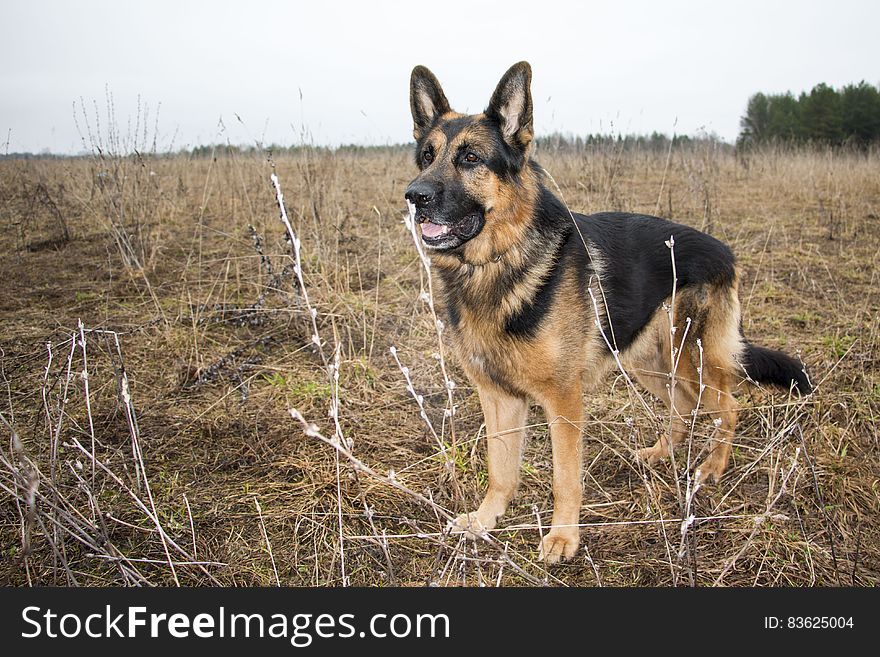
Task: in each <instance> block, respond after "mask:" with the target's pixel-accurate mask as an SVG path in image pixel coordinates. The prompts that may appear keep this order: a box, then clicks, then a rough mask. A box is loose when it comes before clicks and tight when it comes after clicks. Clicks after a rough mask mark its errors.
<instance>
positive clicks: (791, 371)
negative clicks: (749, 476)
mask: <svg viewBox="0 0 880 657" xmlns="http://www.w3.org/2000/svg"><path fill="white" fill-rule="evenodd" d="M530 85H531V67H530V66H529V64H528V63H526V62H520V63H518V64H515V65H514V66H512V67H511V68H510V70H508V71H507V73H505V75H504V77H503V78H501V81H500V82H499V83H498V86H497V88H496V89H495V92H494V93H493V94H492V98H491V100H490V101H489V106H488V107H487V109H486V110H485V112H483V113H482V114H475V115H469V116H468V115H463V114H458V113H456V112H453V111H452V110H451V109H450V106H449V102H448V101H447V100H446V96H445V95H444V93H443V90H442V89H441V87H440V83H439V82H438V81H437V78H436V77H435V76H434V75H433V74H432V73H431V72H430V71H429V70H428V69H427V68H425V67H423V66H416V67H415V68H414V69H413V72H412V78H411V82H410V107H411V110H412V117H413V121H414V129H413V136H414V137H415V140H416V151H415V156H416V157H415V159H416V164H417V165H418V168H419V174H418V176H417V177H416V178H415V180H413V181H412V183H411V184H410V185H409V187H408V188H407V190H406V194H405V196H406V199H407V202H408V205H409V207H410V212H411V213H412V214H413V217H414V219H415V220H416V221H417V222H418V224H419V226H420V229H421V240H422V243H423V245H424V247H425V248H426V249H427V250H428V252H429V255H430V258H431V263H432V271H433V273H434V275H435V276H436V279H438V280H439V283H440V285H439V286H438V287H439V288H440V289H441V295H442V296H441V299H442V300H443V301H444V302H445V303H444V305H445V311H446V313H447V316H448V317H447V318H448V322H447V326H448V327H449V330H450V333H451V337H452V351H453V353H455V355H456V358H457V360H458V361H459V363H460V364H461V366H462V367H463V368H464V370H465V372H466V374H467V376H468V377H469V379H470V381H471V382H472V383H473V385H474V386H475V387H476V388H477V390H478V392H479V396H480V404H481V406H482V409H483V414H484V416H485V426H486V436H487V458H488V470H489V487H488V492H487V493H486V497H485V498H484V499H483V502H482V503H481V504H480V506H479V508H478V509H477V510H476V511H474V512H471V513H466V514H463V515H461V516H459V517H458V518H457V519H456V520H455V522H454V523H453V530H455V531H459V532H467V533H469V534H471V535H472V536H478V535H480V534H482V533H484V532H485V531H487V530H491V529H493V528H494V527H495V525H496V523H497V521H498V518H499V517H500V516H501V515H502V514H503V513H504V512H505V510H506V509H507V505H508V504H509V502H510V500H511V499H512V497H513V495H514V494H515V492H516V489H517V486H518V483H519V472H520V467H521V464H520V461H521V456H522V449H523V434H524V425H525V424H526V414H527V411H528V404H529V401H530V400H535V401H536V402H537V403H538V404H540V405H541V406H543V408H544V411H545V412H546V416H547V421H548V423H549V425H550V437H551V442H552V448H553V499H554V508H553V518H552V527H551V528H550V531H549V532H548V533H547V534H546V536H544V538H543V540H542V542H541V545H540V554H541V557H542V558H543V559H544V560H545V561H546V562H548V563H555V562H558V561H559V560H560V559H567V558H570V557H572V556H574V554H575V552H576V551H577V547H578V542H579V535H578V519H579V512H580V507H581V497H582V492H583V484H582V472H581V470H582V464H581V460H582V457H581V425H582V423H583V418H584V413H583V394H584V391H585V390H589V389H590V388H592V387H593V386H595V385H596V384H598V383H599V382H600V381H601V380H602V379H603V377H604V376H605V375H606V374H607V373H608V372H609V371H610V370H612V369H614V368H615V367H621V366H622V367H623V368H624V370H625V371H626V372H628V373H629V374H632V375H633V376H634V378H635V379H637V380H638V381H639V382H640V383H641V384H642V385H644V387H645V388H647V390H648V391H650V392H651V393H652V394H654V395H655V396H657V397H659V398H660V399H662V400H664V401H665V402H666V403H667V404H668V405H669V407H670V409H671V417H672V418H673V421H672V430H671V432H670V435H669V436H665V435H664V436H663V437H661V438H660V439H659V440H658V441H657V442H656V444H654V445H653V446H652V447H648V448H646V449H642V450H640V451H639V452H638V456H639V457H640V458H641V459H643V460H644V461H645V462H646V463H648V464H651V465H653V464H655V463H657V462H658V461H659V460H660V459H662V458H664V457H666V456H671V450H672V448H673V447H674V445H675V444H676V443H679V442H680V441H681V440H682V439H684V438H686V437H687V436H688V433H689V427H688V421H689V420H690V418H692V411H693V410H694V409H695V408H696V407H697V406H698V405H699V406H701V408H702V409H704V410H705V411H706V412H707V413H708V414H709V415H710V417H711V418H712V419H713V421H714V429H713V433H712V435H711V437H710V439H709V441H708V443H707V449H706V452H707V454H708V456H706V458H705V460H703V462H702V463H701V465H700V466H699V468H698V469H697V471H696V473H695V476H696V479H697V480H698V481H700V482H706V481H710V480H715V481H717V480H718V479H719V478H720V477H721V476H722V474H723V473H724V470H725V468H726V467H727V462H728V459H729V456H730V450H731V441H732V439H733V435H734V428H735V426H736V420H737V402H736V400H735V399H734V397H733V394H732V391H733V389H734V388H735V387H736V386H737V385H738V384H739V383H740V382H741V381H743V380H744V379H745V380H750V381H753V382H763V383H770V384H776V385H779V386H782V387H784V388H786V389H791V387H792V386H794V388H796V389H797V390H798V391H799V392H800V393H807V392H809V391H810V382H809V379H808V378H807V375H806V371H805V370H804V368H803V366H802V365H801V364H800V363H799V362H797V361H796V360H794V359H793V358H791V357H790V356H787V355H785V354H783V353H780V352H778V351H772V350H769V349H765V348H762V347H757V346H755V345H752V344H750V343H749V342H747V341H746V339H745V338H744V337H743V334H742V331H741V326H740V302H739V296H738V293H737V280H738V275H737V269H736V262H735V259H734V256H733V253H732V252H731V250H730V249H729V248H728V247H727V246H726V245H724V244H722V243H721V242H719V241H718V240H716V239H714V238H712V237H710V236H709V235H706V234H704V233H702V232H699V231H697V230H694V229H693V228H689V227H687V226H682V225H680V224H676V223H671V222H669V221H666V220H664V219H659V218H657V217H650V216H645V215H638V214H628V213H620V212H602V213H599V214H593V215H589V216H584V215H580V214H573V213H571V212H570V211H569V210H568V208H567V207H566V206H565V205H564V204H563V203H562V202H561V201H560V200H559V199H558V198H557V197H556V196H555V195H554V194H553V193H552V192H551V191H550V190H549V189H548V185H547V181H548V176H547V174H546V173H545V172H544V171H543V169H542V168H541V167H540V166H539V165H538V164H537V163H536V162H535V161H534V160H533V159H531V154H532V146H533V144H532V137H533V134H534V133H533V128H532V98H531V91H530ZM670 246H672V247H673V248H672V250H670ZM671 253H673V254H674V259H675V275H673V267H672V258H671ZM670 308H671V312H672V318H673V323H674V325H675V326H677V331H676V330H671V328H670V318H669V309H670ZM685 318H689V322H688V326H687V330H685V326H686V324H685ZM673 335H674V337H671V336H673ZM673 342H674V343H675V344H671V343H673ZM673 353H674V356H673ZM618 361H619V362H618ZM673 361H674V362H673ZM673 371H674V372H675V381H676V385H675V386H674V387H672V388H670V386H669V381H670V373H671V372H673ZM701 386H705V387H704V388H703V389H702V390H701ZM670 390H672V392H670Z"/></svg>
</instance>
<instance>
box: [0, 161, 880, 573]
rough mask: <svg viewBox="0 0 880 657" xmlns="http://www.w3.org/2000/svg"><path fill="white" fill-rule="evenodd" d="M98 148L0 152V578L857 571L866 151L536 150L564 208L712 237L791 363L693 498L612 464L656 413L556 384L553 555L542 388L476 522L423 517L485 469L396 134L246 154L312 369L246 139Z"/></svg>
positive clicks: (864, 527) (874, 240)
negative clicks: (518, 472) (443, 354)
mask: <svg viewBox="0 0 880 657" xmlns="http://www.w3.org/2000/svg"><path fill="white" fill-rule="evenodd" d="M116 157H117V160H114V161H113V162H111V163H110V164H112V165H113V167H114V168H108V166H107V164H108V163H107V162H105V161H103V160H101V159H100V158H96V159H94V160H75V161H73V160H67V161H43V160H36V161H26V162H25V161H5V162H0V213H2V223H3V225H2V228H3V230H2V233H0V234H2V237H0V240H2V252H3V256H2V258H0V280H2V286H3V287H2V296H0V313H2V317H3V335H2V341H0V349H2V351H0V384H2V392H3V401H2V403H0V409H2V410H0V414H2V417H3V420H4V424H5V429H4V432H5V434H6V435H8V436H9V442H8V445H7V448H5V449H4V450H3V460H2V462H0V489H2V490H3V491H4V492H3V493H0V495H2V499H3V500H4V501H3V506H2V507H0V523H2V524H0V527H2V529H0V549H2V551H3V554H4V556H5V558H4V559H3V560H2V561H0V581H2V582H3V583H5V584H11V585H26V584H71V583H77V584H83V585H109V584H150V585H174V584H175V583H180V584H182V585H195V584H214V583H219V584H225V585H274V584H276V582H280V583H281V584H286V585H331V586H332V585H341V584H343V583H350V584H354V585H423V584H426V583H433V584H440V585H448V584H453V585H456V584H467V585H476V584H485V585H496V584H499V583H500V584H502V585H535V584H543V583H548V584H564V585H578V586H594V585H605V586H609V585H610V586H621V585H637V586H643V585H672V584H691V583H693V584H698V585H712V584H720V585H735V586H752V585H798V586H800V585H877V584H878V583H880V513H878V512H880V491H878V486H880V468H878V436H877V427H878V414H880V377H878V363H880V359H878V355H877V354H878V353H880V348H878V337H880V326H878V316H880V315H878V309H880V293H878V292H877V290H878V280H877V275H878V274H877V272H878V267H877V264H878V249H880V247H878V245H880V219H878V216H880V178H878V176H877V171H878V170H880V167H878V164H880V163H878V161H877V155H876V154H874V155H870V156H867V157H866V156H857V155H839V154H834V153H831V152H813V151H804V152H797V153H785V152H775V151H768V152H763V153H757V154H753V155H751V156H750V157H749V158H748V160H747V161H745V162H744V161H742V160H738V159H737V158H736V157H735V156H733V155H732V154H728V153H724V152H720V151H716V150H713V149H712V148H711V146H708V145H698V146H697V147H694V148H691V149H688V150H679V149H677V148H676V149H675V150H673V151H672V152H671V154H670V156H669V158H668V161H667V153H665V152H663V153H652V152H648V151H635V152H632V151H625V152H624V151H616V150H615V149H614V148H613V147H602V148H595V149H588V150H584V151H582V152H567V151H545V152H542V153H540V154H539V160H540V161H541V162H542V164H544V166H545V167H546V168H547V169H548V170H549V171H550V172H551V173H552V174H553V176H554V178H555V180H556V181H557V182H558V183H559V185H560V187H561V189H562V191H563V193H564V195H565V198H566V200H567V201H568V203H569V204H570V205H571V207H572V208H573V209H575V210H576V211H581V212H591V211H598V210H601V209H627V210H633V211H643V212H649V213H655V212H659V213H660V214H661V215H663V216H670V215H671V216H672V217H674V218H675V219H677V220H679V221H682V222H684V223H688V224H690V225H694V226H696V227H699V228H703V229H705V230H710V231H711V232H712V233H713V234H714V235H716V236H717V237H719V238H721V239H723V240H725V241H727V242H728V243H730V244H731V245H732V246H733V248H734V249H735V251H736V252H737V254H738V256H739V259H740V262H741V264H742V265H743V268H744V272H745V276H744V279H743V282H742V290H741V293H742V298H743V308H744V313H745V315H744V329H745V332H746V334H747V335H748V336H749V337H750V338H751V339H753V340H754V341H756V342H758V343H760V344H765V345H767V346H771V347H776V348H784V349H786V350H788V351H789V352H792V353H794V352H797V353H799V354H800V355H801V356H802V357H803V359H804V361H805V362H806V363H807V364H808V366H809V370H810V374H811V376H812V378H813V381H814V383H818V390H817V392H816V394H814V395H813V396H811V397H810V398H809V399H807V400H803V401H802V400H797V399H789V398H788V397H787V396H786V395H783V394H780V393H777V392H770V391H762V390H756V389H751V390H745V391H743V393H742V395H741V399H742V401H743V406H744V410H743V412H742V414H741V419H740V424H739V429H738V443H737V445H736V448H735V452H734V458H733V462H732V465H731V468H730V469H729V470H728V473H727V475H726V476H725V478H724V480H723V481H722V482H721V483H720V484H719V485H716V486H713V487H707V488H702V489H700V490H699V491H698V492H697V494H696V495H695V496H694V497H693V499H690V498H685V497H683V496H682V493H681V492H680V490H681V487H682V486H685V484H686V475H685V473H684V472H683V471H681V469H679V476H680V477H681V479H680V480H679V481H678V482H677V481H676V479H675V477H674V476H673V471H672V470H671V469H670V468H668V467H666V466H661V467H659V468H658V469H656V470H646V469H644V468H642V467H640V466H639V465H637V464H636V463H635V462H634V461H633V459H632V452H633V449H635V448H638V447H641V446H645V445H648V444H651V443H652V442H653V441H654V439H655V432H656V431H659V430H663V426H665V425H663V424H662V423H660V424H659V425H658V422H657V421H656V420H654V419H652V418H651V414H649V413H648V412H647V411H646V410H645V409H643V408H641V407H640V406H639V405H638V403H637V402H636V401H635V400H634V399H633V398H632V396H631V395H630V394H628V392H627V389H626V386H625V385H624V382H623V381H622V380H621V379H620V378H617V379H614V380H610V381H609V386H608V388H607V389H606V390H603V391H601V392H599V393H598V394H595V395H591V396H590V397H589V398H588V399H586V400H585V404H586V408H587V418H588V419H587V421H586V426H585V440H586V449H585V463H586V470H585V473H586V474H585V485H586V495H585V506H584V508H583V509H582V512H581V523H582V524H583V527H582V530H581V531H582V542H583V546H582V548H581V550H580V552H579V553H578V556H577V557H576V558H575V559H574V560H573V561H570V562H569V563H566V564H564V565H561V566H557V567H553V568H550V569H545V567H544V566H543V565H542V564H541V563H540V562H538V561H537V553H536V546H537V544H538V534H539V532H540V531H541V530H542V529H543V528H546V526H547V524H548V522H549V513H550V510H551V492H550V481H551V466H550V447H549V441H548V440H547V427H546V424H545V421H544V418H543V417H542V416H541V415H540V414H539V413H536V412H533V414H532V415H531V416H530V422H531V423H532V424H531V425H530V429H529V433H530V440H529V447H528V449H527V452H526V458H525V462H524V465H523V468H524V477H523V487H522V490H521V492H520V495H519V497H518V498H517V500H516V502H515V504H514V506H513V507H512V508H511V510H510V511H509V513H508V515H507V516H506V517H505V518H504V519H503V522H502V524H501V528H500V529H499V530H497V531H496V532H493V536H492V540H491V541H490V542H481V543H478V544H470V543H467V542H463V541H460V540H459V538H458V537H455V536H449V535H447V534H446V533H445V531H444V529H445V525H446V517H445V516H444V513H448V514H455V513H458V512H461V511H464V510H470V508H471V507H473V506H474V505H475V504H476V503H477V502H478V500H479V497H480V494H481V492H482V487H483V485H484V484H485V464H484V450H483V446H482V445H481V444H480V442H479V436H480V431H481V426H480V423H481V416H480V413H479V405H478V403H477V400H476V399H475V397H474V394H473V391H472V390H470V389H469V388H468V387H467V385H466V379H465V377H464V376H463V374H462V373H461V372H460V371H459V370H458V369H457V368H456V367H455V366H454V365H453V364H451V363H449V365H450V367H451V371H450V378H451V379H452V380H454V381H455V382H456V384H457V386H456V387H455V389H454V393H453V401H454V404H455V405H456V407H457V408H456V412H455V416H454V422H455V440H454V441H453V440H451V438H450V433H449V427H448V418H447V417H444V409H446V408H447V404H448V388H447V385H446V384H445V383H444V378H443V376H442V374H441V370H440V363H439V362H438V361H437V359H436V358H434V356H433V355H434V354H435V353H436V352H437V350H438V347H437V334H436V330H435V326H434V322H433V319H432V318H431V314H430V312H429V310H428V308H427V306H426V304H425V303H424V302H423V301H422V300H420V294H421V292H422V291H423V289H424V284H425V277H424V272H423V270H422V268H421V265H420V262H419V260H418V257H417V254H416V252H415V248H414V246H413V244H412V240H411V238H410V236H409V235H408V233H407V229H406V227H405V226H404V224H403V221H402V216H403V212H404V210H405V208H404V203H403V190H404V188H405V186H406V184H407V183H408V181H409V179H410V178H411V177H412V175H413V169H412V165H411V162H410V153H409V152H408V151H405V150H397V149H386V150H367V151H361V152H356V151H337V152H328V151H321V150H317V149H303V150H301V151H299V152H297V153H295V154H291V155H284V156H278V157H276V158H275V164H276V170H277V174H278V176H279V180H280V182H281V185H282V187H283V190H284V198H285V200H286V209H287V211H288V214H289V216H290V220H291V223H292V227H293V229H294V230H295V232H296V234H297V235H298V237H299V238H300V239H301V240H302V274H303V278H304V283H305V285H306V288H307V291H308V295H309V302H310V305H311V306H313V307H314V308H315V310H316V311H317V314H316V326H317V329H318V333H319V334H320V338H321V340H322V341H323V345H324V347H323V348H324V353H325V357H326V358H327V359H328V362H330V363H332V361H333V359H334V354H335V350H336V348H337V347H338V350H339V351H338V353H339V367H338V389H337V388H336V387H335V385H334V383H333V376H332V373H331V376H329V377H328V372H327V370H326V368H325V366H324V362H323V361H322V357H321V355H320V354H319V353H318V352H317V351H316V349H315V348H314V344H313V343H312V342H311V335H312V333H313V328H312V325H311V322H310V317H309V310H308V306H307V305H306V303H305V300H304V298H303V294H302V292H301V290H300V288H299V286H298V284H297V283H296V278H295V274H294V271H293V262H292V259H291V257H290V248H289V245H288V244H287V243H286V242H285V240H284V236H285V230H284V228H283V226H282V224H281V222H279V220H278V208H277V206H276V202H275V192H274V190H273V188H272V186H271V183H270V182H269V175H270V173H271V171H270V167H269V165H268V164H267V163H266V161H265V159H263V158H261V157H256V156H240V155H236V156H231V155H228V154H223V153H220V154H218V157H217V158H216V160H212V159H198V160H188V159H186V158H184V157H159V156H149V155H146V156H145V155H141V156H139V157H137V158H134V159H128V160H125V159H124V158H123V160H124V161H118V158H119V156H116ZM108 171H109V172H110V175H104V176H101V175H99V174H101V173H107V172H108ZM125 176H129V178H126V177H125ZM135 178H136V180H135ZM132 182H136V183H137V184H130V183H132ZM46 199H49V201H47V200H46ZM120 208H123V209H124V208H129V210H125V212H126V213H128V214H121V213H120ZM130 213H134V218H135V219H136V224H127V223H125V221H123V218H124V219H125V220H126V221H127V220H128V218H130V217H131V216H132V215H131V214H130ZM62 226H63V228H62ZM131 226H134V231H135V233H134V234H132V235H129V236H128V237H131V238H132V240H131V242H130V243H131V245H133V246H134V247H135V252H136V254H137V257H136V258H134V259H132V258H131V257H130V255H131V254H130V253H129V254H126V251H125V247H124V244H125V238H126V236H125V235H124V234H121V233H120V231H122V232H124V231H125V230H127V227H131ZM249 226H252V227H253V230H251V229H250V228H249ZM120 240H122V244H123V246H121V245H120ZM79 320H82V323H83V330H82V332H80V331H79V329H78V321H79ZM117 335H118V340H119V349H118V350H117V347H116V344H115V340H116V336H117ZM391 346H394V347H395V348H396V350H397V354H396V355H397V357H398V358H399V359H400V361H401V363H402V364H403V365H404V366H405V367H407V368H408V373H409V376H410V378H411V381H412V387H413V390H414V391H415V394H416V395H422V396H423V398H424V401H423V405H424V407H425V415H426V418H427V422H426V420H425V419H423V418H422V417H420V409H419V406H418V404H417V402H416V401H415V400H414V398H413V394H412V393H411V392H410V391H408V390H407V381H406V379H405V377H404V375H403V374H402V372H401V370H400V367H399V366H398V363H397V362H396V361H395V358H394V356H393V355H392V354H391V353H390V351H389V348H390V347H391ZM50 351H51V361H50ZM84 371H85V372H86V373H87V377H84V376H83V372H84ZM123 373H124V375H125V378H127V382H128V385H129V390H128V394H129V395H130V404H129V403H128V401H127V398H126V392H125V385H123V381H124V377H123ZM86 383H88V397H87V396H86V385H85V384H86ZM337 390H338V392H337ZM334 400H338V420H339V429H338V431H337V430H336V429H335V428H334V421H333V418H332V417H331V416H328V408H330V407H331V402H333V401H334ZM290 408H296V409H298V411H299V412H301V413H302V415H303V416H304V417H305V418H306V420H307V421H308V422H311V423H315V424H316V425H317V428H318V429H319V430H320V433H321V434H322V435H323V436H326V437H328V440H330V441H331V442H332V441H333V439H334V438H337V441H336V443H335V444H336V445H337V446H338V447H340V448H341V449H342V450H343V454H342V455H341V457H339V458H338V459H337V455H338V452H337V450H336V449H334V447H333V445H331V444H328V443H325V442H323V441H321V440H320V439H319V438H316V437H315V436H309V435H306V434H305V433H304V432H303V430H302V426H300V424H299V423H297V422H296V421H295V420H294V419H292V418H291V416H290V414H289V412H288V409H290ZM653 411H654V412H655V413H656V414H657V415H658V416H659V417H661V418H662V417H663V415H664V411H663V409H662V408H661V406H660V405H659V404H656V405H654V406H653ZM432 428H433V429H435V430H436V433H437V434H438V436H439V443H438V439H437V438H435V436H434V435H432V434H433V431H432ZM704 433H705V430H701V429H697V431H696V434H697V435H696V438H697V439H701V437H702V435H701V434H704ZM13 435H14V436H15V437H16V438H15V439H13ZM340 435H341V436H342V441H341V442H340V441H339V440H338V437H339V436H340ZM93 441H94V443H93ZM347 441H351V447H350V449H351V452H350V453H351V455H352V456H353V457H354V458H355V459H356V461H357V463H360V465H356V464H355V463H354V462H353V461H352V460H350V459H348V458H346V456H345V453H346V452H347V450H348V446H347V445H346V443H347ZM93 444H94V447H93ZM698 447H699V441H698V442H697V443H696V444H695V448H696V449H698ZM141 456H142V460H143V462H142V463H141V461H140V457H141ZM368 470H369V471H368ZM150 497H152V500H153V502H152V504H151V502H150ZM689 516H693V520H692V521H691V522H688V523H685V524H684V525H683V523H682V518H687V517H689ZM683 528H684V531H683ZM343 559H344V568H343ZM343 571H344V577H345V580H343Z"/></svg>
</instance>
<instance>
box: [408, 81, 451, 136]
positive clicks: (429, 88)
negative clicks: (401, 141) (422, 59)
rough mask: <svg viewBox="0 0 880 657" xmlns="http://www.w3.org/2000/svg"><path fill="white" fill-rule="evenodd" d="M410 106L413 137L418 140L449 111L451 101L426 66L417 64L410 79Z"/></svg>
mask: <svg viewBox="0 0 880 657" xmlns="http://www.w3.org/2000/svg"><path fill="white" fill-rule="evenodd" d="M409 107H410V109H411V110H412V117H413V137H415V138H416V141H418V140H419V139H421V138H422V137H424V136H425V134H427V132H428V130H430V129H431V126H432V125H433V124H434V119H436V118H437V117H438V116H440V115H442V114H445V113H446V112H448V111H449V101H448V100H446V96H445V95H444V94H443V89H442V88H441V87H440V83H439V82H438V81H437V78H436V77H435V76H434V74H433V73H431V71H429V70H428V69H426V68H425V67H424V66H416V67H415V68H414V69H413V71H412V76H411V77H410V80H409Z"/></svg>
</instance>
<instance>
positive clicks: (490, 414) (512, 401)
mask: <svg viewBox="0 0 880 657" xmlns="http://www.w3.org/2000/svg"><path fill="white" fill-rule="evenodd" d="M479 393H480V405H481V406H482V407H483V417H484V419H485V422H486V459H487V462H488V469H489V490H488V491H486V497H485V498H483V502H482V503H481V504H480V507H479V508H478V509H477V510H476V511H472V512H471V513H464V514H462V515H460V516H459V517H458V518H456V519H455V521H454V523H453V525H452V529H453V531H454V532H468V533H470V534H472V535H479V534H481V533H482V532H484V531H487V530H491V529H494V528H495V525H496V523H497V522H498V518H499V517H500V516H502V515H503V514H504V512H505V511H506V510H507V505H508V504H509V503H510V500H511V499H513V496H514V494H516V489H517V487H518V486H519V472H520V463H521V461H522V450H523V437H524V433H525V424H526V418H527V416H528V410H529V408H528V402H527V401H526V400H525V399H522V398H519V397H512V396H510V395H507V394H505V393H502V392H500V391H498V390H496V389H493V388H486V387H481V388H480V389H479Z"/></svg>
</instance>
